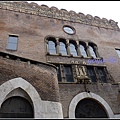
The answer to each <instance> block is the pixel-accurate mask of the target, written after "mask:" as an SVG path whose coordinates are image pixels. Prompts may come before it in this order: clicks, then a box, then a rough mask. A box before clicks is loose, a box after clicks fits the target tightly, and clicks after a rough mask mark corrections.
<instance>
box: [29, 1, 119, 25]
mask: <svg viewBox="0 0 120 120" xmlns="http://www.w3.org/2000/svg"><path fill="white" fill-rule="evenodd" d="M28 2H29V3H30V2H35V3H38V4H39V5H42V4H44V5H47V6H48V7H52V6H54V7H57V8H58V9H59V10H60V9H66V10H67V11H70V10H73V11H75V12H76V13H79V12H81V13H83V14H85V15H87V14H90V15H92V16H93V17H94V16H98V17H100V18H106V19H108V20H110V19H112V20H114V21H115V22H118V26H119V27H120V1H28Z"/></svg>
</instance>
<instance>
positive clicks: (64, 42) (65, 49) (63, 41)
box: [59, 39, 68, 55]
mask: <svg viewBox="0 0 120 120" xmlns="http://www.w3.org/2000/svg"><path fill="white" fill-rule="evenodd" d="M60 43H63V44H64V47H65V48H64V50H61V49H60V48H61V45H60ZM61 51H64V52H66V54H63V53H62V52H61ZM59 53H60V54H61V55H68V51H67V45H66V41H65V40H64V39H59Z"/></svg>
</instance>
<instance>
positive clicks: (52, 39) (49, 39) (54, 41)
mask: <svg viewBox="0 0 120 120" xmlns="http://www.w3.org/2000/svg"><path fill="white" fill-rule="evenodd" d="M50 41H52V42H53V43H54V48H55V49H49V42H50ZM50 50H54V52H55V53H51V52H50ZM47 52H48V53H49V54H51V55H56V54H57V44H56V40H55V38H54V37H48V38H47Z"/></svg>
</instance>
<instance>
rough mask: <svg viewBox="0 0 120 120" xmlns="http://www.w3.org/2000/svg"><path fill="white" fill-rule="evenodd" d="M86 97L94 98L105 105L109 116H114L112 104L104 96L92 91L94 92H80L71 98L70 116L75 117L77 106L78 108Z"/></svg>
mask: <svg viewBox="0 0 120 120" xmlns="http://www.w3.org/2000/svg"><path fill="white" fill-rule="evenodd" d="M85 98H92V99H94V100H96V101H98V102H99V103H100V104H101V105H102V106H103V107H104V109H105V111H106V113H107V115H108V117H109V118H114V114H113V111H112V109H111V108H110V106H109V105H108V103H107V102H106V101H105V100H104V99H103V98H102V97H100V96H99V95H97V94H95V93H92V92H90V93H87V92H82V93H79V94H77V95H76V96H75V97H74V98H73V99H72V100H71V102H70V105H69V118H75V108H76V106H77V104H78V102H79V101H80V100H82V99H85Z"/></svg>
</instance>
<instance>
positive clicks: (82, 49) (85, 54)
mask: <svg viewBox="0 0 120 120" xmlns="http://www.w3.org/2000/svg"><path fill="white" fill-rule="evenodd" d="M80 52H81V55H82V56H84V57H87V52H86V49H85V46H84V45H83V44H81V43H80Z"/></svg>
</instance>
